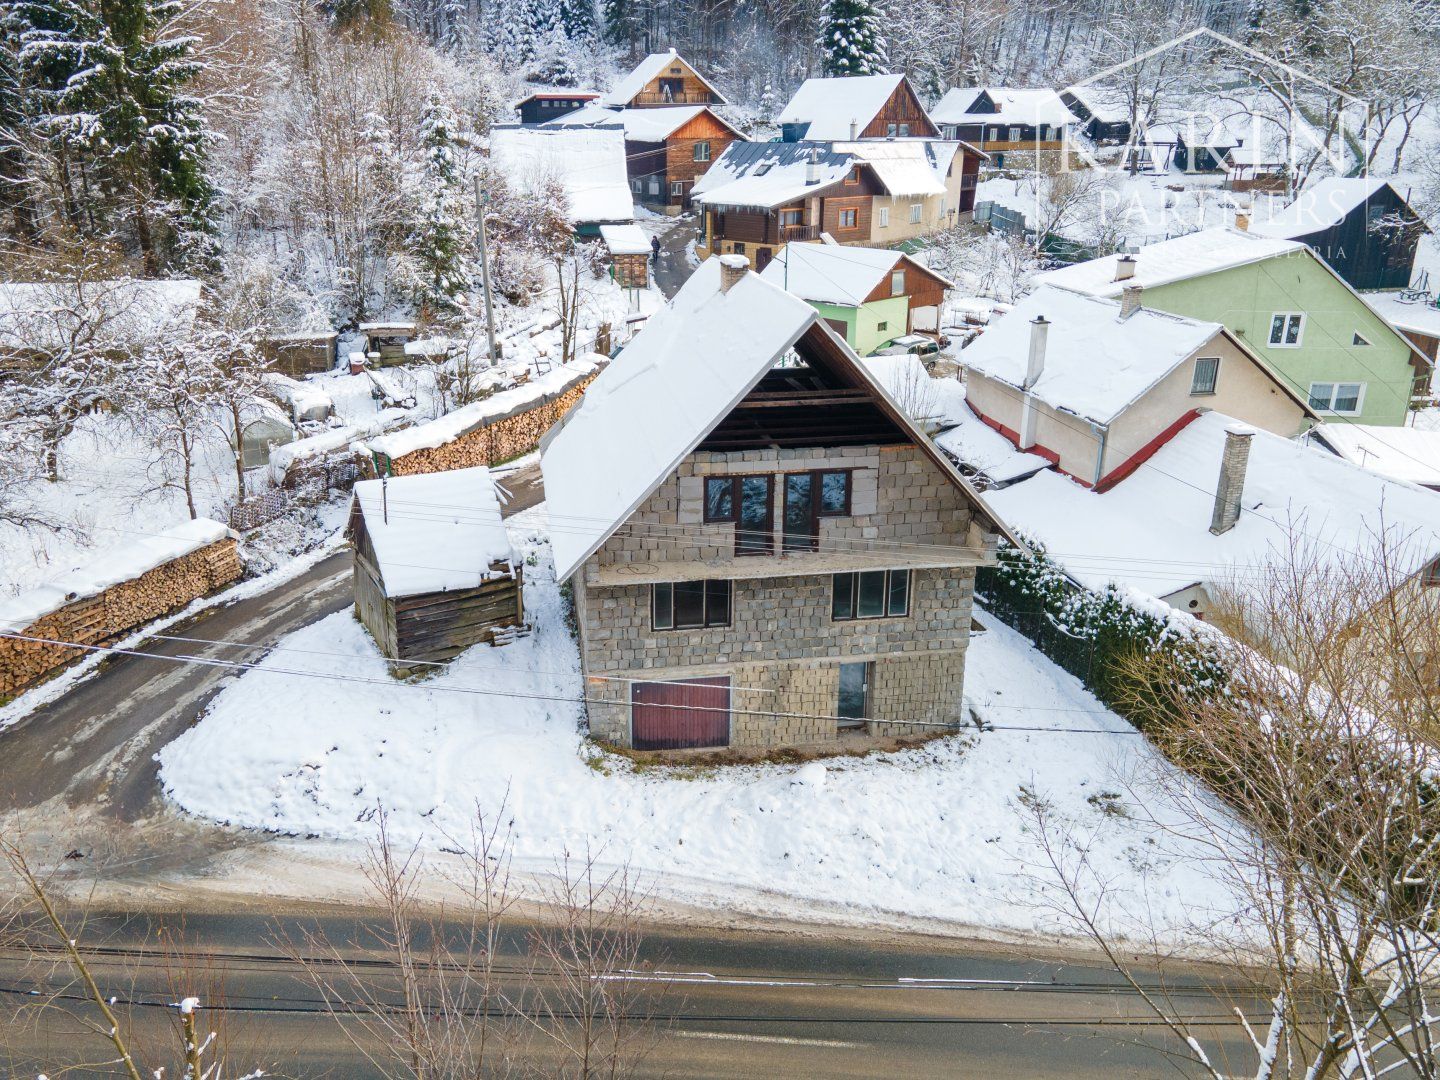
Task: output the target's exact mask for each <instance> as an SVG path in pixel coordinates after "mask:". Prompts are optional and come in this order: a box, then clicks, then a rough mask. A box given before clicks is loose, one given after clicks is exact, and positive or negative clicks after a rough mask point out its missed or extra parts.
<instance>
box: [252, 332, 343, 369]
mask: <svg viewBox="0 0 1440 1080" xmlns="http://www.w3.org/2000/svg"><path fill="white" fill-rule="evenodd" d="M339 340H340V335H339V334H337V333H336V332H335V331H334V330H308V331H305V330H302V331H297V332H295V333H286V334H271V335H269V336H268V337H266V338H265V339H264V340H263V341H262V342H261V343H260V344H261V348H262V350H263V351H264V354H265V357H266V359H268V360H270V361H271V363H272V364H273V365H274V369H275V370H276V371H280V372H283V373H285V374H286V375H289V376H291V377H292V378H296V379H298V378H300V377H301V376H302V375H318V374H320V373H321V372H325V371H330V370H331V369H333V368H334V367H335V364H336V362H337V361H338V360H339V349H338V348H337V345H338V342H339Z"/></svg>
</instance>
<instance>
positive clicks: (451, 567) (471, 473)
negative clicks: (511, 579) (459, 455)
mask: <svg viewBox="0 0 1440 1080" xmlns="http://www.w3.org/2000/svg"><path fill="white" fill-rule="evenodd" d="M355 503H356V505H357V506H358V507H359V508H360V513H361V514H362V515H364V518H365V535H366V536H368V537H369V539H370V546H371V548H372V549H373V550H374V552H375V561H376V562H377V564H378V565H377V567H376V569H377V570H379V571H380V577H381V581H382V583H383V585H384V587H385V595H386V596H388V597H392V598H395V597H402V596H423V595H425V594H426V593H438V592H453V591H455V590H457V589H474V588H478V587H479V586H480V585H482V584H483V583H484V582H486V581H489V580H491V579H492V578H496V577H500V576H502V574H509V573H510V569H509V566H507V567H506V569H505V570H503V571H497V570H492V569H491V564H492V563H507V564H510V563H513V562H514V561H515V553H514V550H513V549H512V548H511V545H510V536H509V534H508V533H507V532H506V531H505V525H504V523H503V522H502V521H501V520H500V498H499V496H498V495H497V494H496V493H495V482H494V480H493V479H491V476H490V470H489V469H487V468H485V467H484V466H477V467H475V468H473V469H451V470H450V471H449V472H438V473H416V474H414V475H411V476H392V477H390V478H389V479H388V480H362V481H360V482H359V483H358V484H356V485H355Z"/></svg>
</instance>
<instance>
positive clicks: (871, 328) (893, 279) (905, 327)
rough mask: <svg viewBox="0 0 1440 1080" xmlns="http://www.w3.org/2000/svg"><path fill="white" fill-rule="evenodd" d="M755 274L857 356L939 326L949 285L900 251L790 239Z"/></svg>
mask: <svg viewBox="0 0 1440 1080" xmlns="http://www.w3.org/2000/svg"><path fill="white" fill-rule="evenodd" d="M760 276H761V277H762V278H763V279H764V280H766V281H769V282H771V283H772V284H775V285H778V286H779V287H780V288H782V289H784V290H786V291H787V292H789V293H792V294H793V295H795V296H798V297H800V299H801V300H804V301H806V302H807V303H808V304H810V306H811V307H813V308H814V309H815V310H816V311H818V312H819V313H820V317H821V318H822V319H824V320H825V322H826V324H827V325H828V326H829V327H830V329H832V330H834V331H835V332H836V333H837V334H839V335H840V336H841V337H843V338H844V339H845V343H846V344H847V345H849V346H850V347H851V348H852V349H854V350H855V351H856V352H857V353H859V354H860V355H861V356H868V355H869V354H870V353H872V352H874V351H875V350H876V349H878V348H880V347H881V346H882V345H885V344H888V343H889V342H891V341H893V340H895V339H896V338H897V337H902V336H904V335H905V334H908V333H910V332H911V331H912V330H931V331H934V330H938V329H939V325H940V310H941V308H942V307H943V306H944V304H945V290H947V289H952V288H954V285H952V284H951V283H950V282H949V281H946V280H945V279H944V278H943V277H941V276H940V275H939V274H937V273H935V272H934V271H933V270H930V269H928V268H926V267H924V266H921V265H920V264H919V263H917V262H916V261H915V260H914V259H912V258H910V256H908V255H906V254H904V253H903V252H899V251H889V250H886V249H884V248H866V247H838V246H836V245H833V244H789V245H787V246H785V247H783V248H781V249H780V250H779V252H777V253H776V255H775V258H774V259H773V260H771V262H770V265H769V266H767V267H766V268H765V272H764V273H762V274H761V275H760Z"/></svg>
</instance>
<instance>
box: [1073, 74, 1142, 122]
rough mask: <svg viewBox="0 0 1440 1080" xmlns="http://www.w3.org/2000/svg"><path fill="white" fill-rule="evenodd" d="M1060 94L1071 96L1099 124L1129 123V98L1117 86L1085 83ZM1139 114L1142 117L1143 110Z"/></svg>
mask: <svg viewBox="0 0 1440 1080" xmlns="http://www.w3.org/2000/svg"><path fill="white" fill-rule="evenodd" d="M1061 93H1062V94H1070V95H1072V96H1073V97H1074V98H1075V100H1076V101H1078V102H1080V104H1081V105H1083V106H1084V107H1085V108H1086V109H1087V110H1088V111H1089V113H1090V115H1091V116H1093V117H1094V118H1095V119H1096V120H1099V121H1100V122H1101V123H1104V124H1124V123H1129V121H1130V96H1129V94H1127V93H1126V92H1125V91H1124V90H1123V89H1121V88H1120V87H1118V86H1097V85H1095V84H1094V83H1087V84H1085V85H1083V86H1068V87H1066V88H1065V89H1064V90H1062V91H1061ZM1141 113H1142V115H1143V113H1144V110H1143V108H1142V110H1141Z"/></svg>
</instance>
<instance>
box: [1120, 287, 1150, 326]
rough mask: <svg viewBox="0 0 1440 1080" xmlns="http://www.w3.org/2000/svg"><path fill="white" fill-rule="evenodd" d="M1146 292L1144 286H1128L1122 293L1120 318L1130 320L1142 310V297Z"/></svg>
mask: <svg viewBox="0 0 1440 1080" xmlns="http://www.w3.org/2000/svg"><path fill="white" fill-rule="evenodd" d="M1144 292H1145V286H1144V285H1126V286H1125V289H1124V291H1122V292H1121V293H1120V318H1122V319H1128V318H1129V317H1130V316H1131V315H1134V314H1135V313H1136V312H1137V311H1139V310H1140V308H1141V304H1140V296H1141V294H1143V293H1144Z"/></svg>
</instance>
